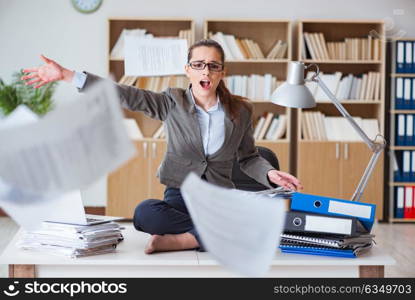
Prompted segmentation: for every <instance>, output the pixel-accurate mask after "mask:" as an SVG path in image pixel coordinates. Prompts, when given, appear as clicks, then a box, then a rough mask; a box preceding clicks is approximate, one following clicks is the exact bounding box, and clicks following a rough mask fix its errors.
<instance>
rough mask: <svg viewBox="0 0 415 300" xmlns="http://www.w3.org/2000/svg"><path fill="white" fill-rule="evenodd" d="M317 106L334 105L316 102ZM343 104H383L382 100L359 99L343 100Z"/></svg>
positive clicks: (328, 102) (327, 102)
mask: <svg viewBox="0 0 415 300" xmlns="http://www.w3.org/2000/svg"><path fill="white" fill-rule="evenodd" d="M316 103H317V104H332V105H334V104H333V102H331V101H318V100H317V101H316ZM340 103H341V104H343V105H344V104H346V105H347V104H381V103H382V101H380V100H359V99H350V100H341V101H340Z"/></svg>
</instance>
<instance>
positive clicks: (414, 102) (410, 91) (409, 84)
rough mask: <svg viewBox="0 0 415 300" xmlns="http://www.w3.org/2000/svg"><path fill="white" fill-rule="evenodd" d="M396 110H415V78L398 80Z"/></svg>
mask: <svg viewBox="0 0 415 300" xmlns="http://www.w3.org/2000/svg"><path fill="white" fill-rule="evenodd" d="M395 83H396V86H395V108H396V109H415V78H401V77H399V78H396V81H395Z"/></svg>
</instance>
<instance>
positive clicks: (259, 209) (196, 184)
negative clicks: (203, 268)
mask: <svg viewBox="0 0 415 300" xmlns="http://www.w3.org/2000/svg"><path fill="white" fill-rule="evenodd" d="M181 192H182V195H183V198H184V200H185V203H186V206H187V208H188V210H189V212H190V215H191V217H192V221H193V224H194V225H195V227H196V230H197V231H198V233H199V234H200V237H201V240H202V243H203V245H204V246H205V248H206V249H207V251H208V252H209V253H210V254H211V255H212V256H213V257H214V258H215V259H216V260H217V261H218V262H219V263H221V264H223V265H224V266H226V267H229V268H230V269H231V270H233V271H235V272H238V273H241V274H243V275H246V276H261V275H263V274H264V273H265V272H266V271H267V270H268V268H269V266H270V264H271V261H272V259H273V258H274V256H275V253H276V251H277V248H278V244H279V240H280V235H281V233H282V230H283V224H284V219H285V208H284V207H285V206H284V202H283V201H280V200H279V199H273V198H269V197H267V196H264V195H258V194H255V193H250V192H244V191H240V190H235V189H226V188H221V187H218V186H214V185H212V184H209V183H207V182H206V181H203V180H201V179H200V178H199V177H198V176H196V175H195V174H193V173H191V174H189V175H188V176H187V177H186V179H185V181H184V182H183V184H182V186H181Z"/></svg>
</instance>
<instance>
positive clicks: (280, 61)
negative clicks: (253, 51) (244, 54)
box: [225, 58, 290, 64]
mask: <svg viewBox="0 0 415 300" xmlns="http://www.w3.org/2000/svg"><path fill="white" fill-rule="evenodd" d="M288 62H290V60H289V59H287V58H282V59H255V58H251V59H238V60H226V61H225V63H231V64H232V63H259V64H260V63H266V64H269V63H274V64H275V63H277V64H281V63H288Z"/></svg>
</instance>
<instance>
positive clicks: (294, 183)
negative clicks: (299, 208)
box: [267, 170, 303, 191]
mask: <svg viewBox="0 0 415 300" xmlns="http://www.w3.org/2000/svg"><path fill="white" fill-rule="evenodd" d="M267 175H268V178H269V180H270V181H271V182H272V183H275V184H277V185H279V186H282V187H284V188H286V189H289V190H294V191H297V190H301V189H302V188H303V186H302V185H301V182H300V181H299V180H298V179H297V178H295V177H294V176H293V175H291V174H288V173H285V172H282V171H278V170H270V171H268V173H267Z"/></svg>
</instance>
